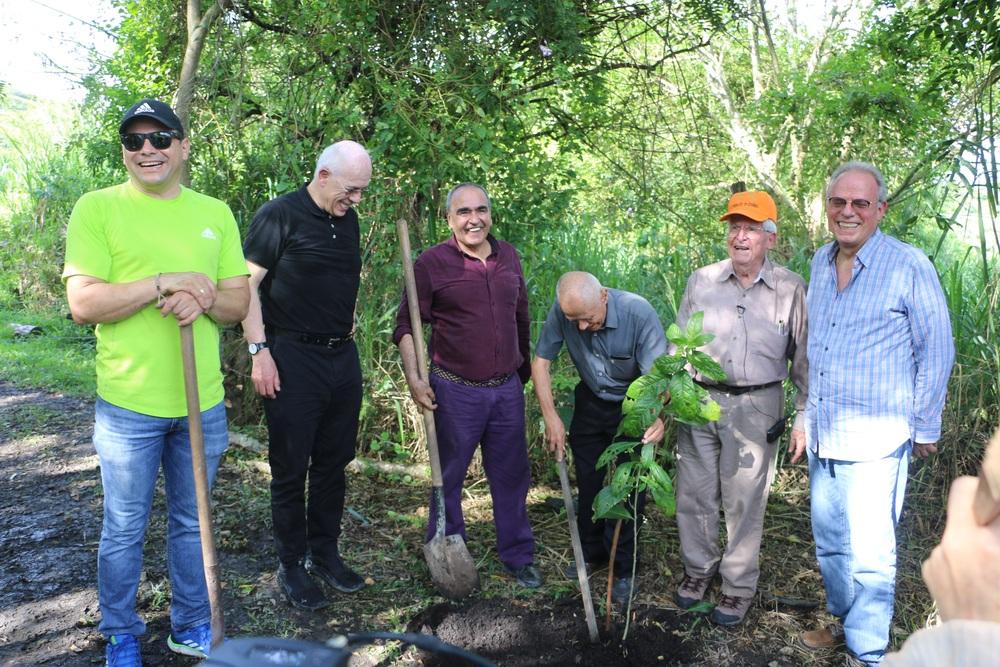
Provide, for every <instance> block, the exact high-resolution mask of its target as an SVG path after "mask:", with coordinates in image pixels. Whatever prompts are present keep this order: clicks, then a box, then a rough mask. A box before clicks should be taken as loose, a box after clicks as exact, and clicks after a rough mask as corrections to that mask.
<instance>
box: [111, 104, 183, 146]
mask: <svg viewBox="0 0 1000 667" xmlns="http://www.w3.org/2000/svg"><path fill="white" fill-rule="evenodd" d="M136 118H152V119H153V120H155V121H156V122H158V123H160V124H162V125H163V126H164V127H166V128H167V129H170V130H177V131H178V132H180V134H181V138H183V137H184V126H183V125H181V119H180V118H178V117H177V114H175V113H174V110H173V109H171V108H170V106H169V105H167V104H164V103H163V102H161V101H159V100H154V99H152V98H148V97H147V98H146V99H144V100H139V101H138V102H136V103H135V104H133V105H132V106H131V107H129V110H128V111H126V112H125V115H124V116H122V122H121V124H120V125H118V134H121V133H123V132H124V131H125V126H126V125H128V124H129V123H131V122H132V121H133V120H135V119H136Z"/></svg>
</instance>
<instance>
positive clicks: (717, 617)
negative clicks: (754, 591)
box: [709, 593, 753, 625]
mask: <svg viewBox="0 0 1000 667" xmlns="http://www.w3.org/2000/svg"><path fill="white" fill-rule="evenodd" d="M751 602H753V596H750V597H740V596H738V595H726V594H724V593H723V595H722V599H721V600H719V604H717V605H715V609H713V610H712V615H711V616H709V618H710V619H711V621H712V622H713V623H715V624H717V625H739V624H740V623H742V622H743V619H744V618H745V617H746V615H747V610H749V609H750V603H751Z"/></svg>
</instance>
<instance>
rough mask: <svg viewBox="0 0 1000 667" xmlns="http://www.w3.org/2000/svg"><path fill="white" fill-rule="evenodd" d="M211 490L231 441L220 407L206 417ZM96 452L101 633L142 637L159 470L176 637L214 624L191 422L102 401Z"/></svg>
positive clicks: (96, 428)
mask: <svg viewBox="0 0 1000 667" xmlns="http://www.w3.org/2000/svg"><path fill="white" fill-rule="evenodd" d="M201 421H202V431H203V432H204V439H205V459H206V465H207V468H208V483H209V486H211V484H212V481H213V480H214V479H215V471H216V470H217V469H218V467H219V461H220V459H221V458H222V454H223V452H225V450H226V445H227V444H228V443H229V435H228V431H227V428H226V409H225V407H224V406H223V404H222V403H219V404H218V405H216V406H215V407H212V408H209V409H208V410H205V411H204V412H202V415H201ZM94 447H95V448H96V449H97V455H98V457H99V458H100V463H101V484H102V485H103V487H104V524H103V526H102V529H101V542H100V546H99V547H98V551H97V592H98V600H99V601H100V605H101V624H100V626H99V628H98V629H99V630H100V631H101V632H102V633H103V634H104V635H105V636H110V635H119V634H131V635H141V634H143V633H144V632H145V631H146V625H145V623H143V622H142V619H140V618H139V615H138V614H137V613H136V611H135V596H136V592H137V591H138V589H139V576H140V574H141V573H142V545H143V540H144V538H145V534H146V524H147V522H148V519H149V510H150V507H151V506H152V503H153V490H154V489H155V488H156V478H157V475H158V473H159V469H160V465H161V464H162V466H163V477H164V480H165V486H166V495H167V567H168V569H169V572H170V588H171V591H172V600H171V605H170V622H171V625H172V626H173V628H174V629H175V630H183V629H186V628H189V627H191V626H194V625H199V624H201V623H208V622H209V620H210V619H211V610H210V609H209V604H208V589H207V587H206V585H205V571H204V566H203V564H202V558H201V536H200V533H199V529H198V504H197V501H196V499H195V491H194V471H193V468H192V465H191V441H190V436H189V432H188V420H187V417H186V416H185V417H176V418H163V417H151V416H149V415H143V414H139V413H138V412H133V411H131V410H126V409H124V408H120V407H117V406H115V405H112V404H110V403H108V402H107V401H104V400H103V399H101V398H100V397H98V399H97V403H96V405H95V409H94Z"/></svg>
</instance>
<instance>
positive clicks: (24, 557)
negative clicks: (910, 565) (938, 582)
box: [0, 381, 843, 667]
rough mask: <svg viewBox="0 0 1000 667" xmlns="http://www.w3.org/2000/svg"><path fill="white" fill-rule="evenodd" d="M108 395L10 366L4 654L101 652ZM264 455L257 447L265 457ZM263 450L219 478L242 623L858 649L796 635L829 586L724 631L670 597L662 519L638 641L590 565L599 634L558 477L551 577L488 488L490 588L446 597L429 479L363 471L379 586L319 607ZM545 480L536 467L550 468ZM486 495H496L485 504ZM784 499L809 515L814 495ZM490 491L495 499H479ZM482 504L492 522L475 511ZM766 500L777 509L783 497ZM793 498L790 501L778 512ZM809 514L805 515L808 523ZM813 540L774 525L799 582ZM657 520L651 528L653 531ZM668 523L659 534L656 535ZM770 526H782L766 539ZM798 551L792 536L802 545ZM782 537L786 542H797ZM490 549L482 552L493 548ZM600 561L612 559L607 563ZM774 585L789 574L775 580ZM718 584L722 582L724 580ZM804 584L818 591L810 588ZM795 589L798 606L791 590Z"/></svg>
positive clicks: (500, 647) (609, 646)
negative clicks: (428, 501) (279, 521)
mask: <svg viewBox="0 0 1000 667" xmlns="http://www.w3.org/2000/svg"><path fill="white" fill-rule="evenodd" d="M92 410H93V405H92V403H91V402H90V401H87V400H80V399H76V398H68V397H64V396H61V395H59V394H51V393H46V392H42V391H36V390H29V389H21V388H17V387H15V386H13V385H11V384H9V383H6V382H2V381H0V470H2V473H0V527H2V528H0V665H57V666H64V667H69V666H76V665H95V664H103V660H104V641H103V638H102V637H101V635H100V633H98V632H97V629H96V628H97V623H98V620H99V610H98V606H97V594H96V589H95V582H96V553H97V544H98V538H99V535H100V521H101V486H100V473H99V469H98V460H97V456H96V454H95V453H94V450H93V446H92V445H91V442H90V439H91V434H92V419H93V414H92ZM255 459H256V460H255ZM262 465H263V467H264V469H265V470H266V463H263V464H262V461H261V457H260V455H259V454H254V455H251V454H248V453H247V452H245V451H241V450H239V448H236V447H232V448H231V449H230V452H229V453H227V456H226V459H225V460H224V462H223V466H222V468H221V470H220V473H219V481H218V483H217V485H216V488H215V490H214V494H213V497H214V501H215V506H214V516H215V524H216V525H215V528H216V534H217V535H218V536H219V537H218V551H219V565H220V570H221V572H222V579H223V586H224V594H223V597H224V604H223V608H224V611H225V616H226V623H227V636H230V637H234V636H247V635H268V636H283V637H295V638H299V639H306V640H312V641H324V640H326V639H328V638H329V637H331V636H332V635H335V634H339V633H347V632H355V631H358V632H360V631H374V630H386V629H396V630H399V631H404V630H405V631H410V632H423V633H426V634H433V635H436V636H437V637H439V638H440V639H441V640H443V641H445V642H448V643H451V644H454V645H457V646H461V647H463V648H465V649H467V650H470V651H473V652H475V653H478V654H479V655H482V656H484V657H486V658H488V659H490V660H492V661H494V662H495V663H496V664H498V665H502V666H505V667H521V666H525V667H527V666H529V665H583V666H588V665H592V666H595V667H596V666H601V667H608V666H614V665H712V666H713V667H715V666H719V665H761V666H773V667H790V666H792V665H834V664H838V665H839V664H841V663H842V661H843V654H840V653H837V652H834V651H829V652H826V653H820V654H818V655H817V654H808V653H806V652H805V651H804V650H803V649H800V648H798V647H797V646H796V645H795V641H794V637H795V636H796V634H797V633H798V632H799V631H800V630H802V629H804V628H809V627H814V626H815V625H816V624H817V623H819V622H821V621H822V617H821V615H820V614H819V613H818V612H816V611H812V609H813V608H814V607H815V606H816V605H817V604H818V600H816V599H812V600H809V599H806V600H805V601H801V600H800V601H799V602H796V601H795V600H789V598H788V597H784V598H781V597H778V598H776V597H775V596H774V595H769V596H768V595H765V594H763V593H762V595H761V596H760V597H761V598H762V599H763V598H765V597H766V598H767V599H768V600H769V601H768V602H764V601H762V600H758V601H757V602H756V603H755V607H754V608H753V609H752V610H751V612H750V615H749V616H748V621H747V623H745V624H743V625H742V626H740V627H738V628H735V629H731V630H730V629H724V628H719V627H716V626H714V625H712V624H711V623H709V622H708V621H707V620H706V619H705V618H704V616H702V615H699V614H692V613H685V612H681V611H680V610H678V609H677V608H676V607H675V606H674V605H673V603H672V602H671V601H670V597H671V592H672V590H673V588H674V587H675V586H676V582H677V579H678V578H679V574H678V573H679V572H680V565H679V562H678V561H677V559H676V547H675V543H673V542H672V540H675V539H676V531H675V530H673V533H672V535H671V533H670V531H671V528H669V527H668V526H667V521H666V520H665V519H664V518H663V517H657V516H654V517H651V519H650V526H649V528H648V532H647V533H644V534H645V535H647V537H645V538H644V539H648V540H650V543H649V546H648V547H644V549H646V552H644V553H649V557H648V559H649V561H650V562H655V564H654V565H651V566H648V567H646V568H645V569H644V570H643V571H642V572H641V576H640V577H639V578H638V579H637V581H638V583H639V586H640V591H641V592H640V594H639V595H638V597H637V599H636V601H635V605H634V607H633V608H632V610H631V614H630V619H631V621H630V623H629V624H628V635H627V638H626V639H625V640H624V641H622V640H621V637H622V634H623V632H624V631H625V617H624V613H623V610H616V613H615V614H614V619H615V620H614V627H613V628H612V630H611V632H607V631H606V630H605V629H604V627H603V626H604V619H603V604H602V603H601V600H602V599H603V586H602V584H603V577H601V576H595V577H594V578H593V579H592V588H593V590H594V597H595V604H596V605H597V607H598V616H599V624H600V625H601V627H602V641H601V642H600V643H598V644H593V645H592V644H590V643H589V642H588V635H587V628H586V624H585V621H584V616H583V606H582V604H581V603H580V597H579V590H578V588H577V587H576V586H575V585H572V584H570V583H569V582H567V581H566V580H564V579H562V577H561V575H560V574H559V572H560V571H561V569H562V567H564V566H565V565H566V564H567V563H568V562H569V560H568V558H571V556H569V554H571V551H570V550H569V545H568V537H567V536H566V535H567V534H568V531H567V530H566V526H565V514H559V513H556V512H555V511H553V508H552V503H551V502H546V500H547V499H549V500H550V499H551V497H553V496H556V495H557V494H558V483H556V484H555V485H551V486H548V487H545V488H541V489H539V488H538V487H536V488H535V489H533V491H532V495H531V496H530V497H529V502H530V503H531V517H532V523H533V525H534V526H535V529H536V535H537V537H538V541H539V554H540V558H539V562H540V564H541V565H542V569H543V572H544V573H545V575H546V585H545V586H544V587H543V588H542V589H540V591H534V592H528V591H524V590H519V589H517V588H516V587H515V586H514V585H513V584H511V583H510V581H509V578H507V577H505V576H504V575H503V573H502V571H501V570H500V568H499V565H498V564H497V563H496V558H495V554H494V553H493V552H492V551H487V549H488V548H491V545H492V540H493V538H492V534H491V532H490V531H491V530H492V528H491V526H490V522H489V514H488V494H485V488H484V487H485V485H483V484H479V485H478V486H477V485H473V489H472V491H474V492H475V493H476V494H478V495H477V496H472V498H473V500H472V501H468V504H469V509H468V510H467V511H468V519H469V523H470V548H471V549H472V550H473V554H474V557H476V559H477V565H478V566H479V569H480V572H481V573H482V575H483V590H482V591H481V592H480V593H478V594H476V595H475V596H474V597H473V598H471V599H469V600H467V601H466V602H465V603H463V604H456V603H447V602H442V598H440V597H439V596H437V595H436V594H435V592H434V590H433V589H432V588H431V587H430V582H429V580H428V575H427V571H426V567H425V566H424V564H423V560H422V557H421V549H420V536H421V535H422V532H423V526H422V523H423V522H422V521H419V520H413V519H411V518H406V516H404V514H402V508H403V507H411V508H416V509H414V510H413V511H414V512H416V513H417V515H418V516H423V518H424V520H425V519H426V513H425V512H424V513H423V514H422V515H420V512H423V511H424V510H423V508H424V506H425V498H426V487H424V486H423V485H422V482H420V481H419V480H418V481H417V483H415V484H409V485H406V484H403V483H402V482H398V481H397V480H387V479H385V478H380V477H378V476H374V475H366V474H352V475H351V477H350V481H349V489H350V490H349V497H348V502H349V504H351V506H352V508H351V510H350V511H349V516H345V527H344V533H345V534H344V537H342V543H345V544H350V545H352V546H350V547H349V548H348V550H347V551H346V554H345V556H346V557H347V558H348V559H349V561H352V562H354V563H365V564H366V572H365V573H366V575H368V583H369V586H368V587H366V588H365V589H364V590H363V591H362V592H361V593H358V594H355V596H353V597H350V598H348V597H347V596H343V595H339V594H333V595H332V596H331V598H332V602H333V604H332V605H331V607H329V608H327V609H325V610H323V611H321V612H317V613H308V612H301V611H297V610H294V609H292V608H291V607H289V606H288V605H287V604H286V603H285V602H284V600H283V598H282V596H281V595H280V594H279V592H278V590H277V587H276V584H275V575H274V566H275V565H274V554H273V549H272V546H271V542H270V539H269V533H270V529H269V525H268V522H269V513H268V509H267V507H268V506H267V484H266V478H264V477H263V473H262V472H261V467H262ZM537 482H538V480H537V479H536V483H537ZM480 496H485V499H486V500H484V501H482V502H481V503H480V501H479V500H476V498H479V497H480ZM162 502H163V501H162V493H160V494H158V498H157V501H156V505H155V506H154V510H153V517H152V519H151V521H150V526H149V530H148V533H147V539H146V552H145V573H144V580H143V583H142V585H141V586H140V591H139V601H138V607H139V611H140V614H141V615H142V616H143V618H144V619H145V620H146V622H147V624H148V631H147V634H146V635H145V636H144V637H143V638H142V640H141V642H142V643H141V646H142V657H143V661H144V664H146V665H191V664H195V661H194V660H192V659H190V658H184V657H181V656H177V655H174V654H173V653H170V652H169V651H168V650H167V649H166V644H165V639H166V636H167V634H168V632H169V618H168V610H169V583H168V581H169V580H168V578H167V575H166V568H165V564H164V562H163V561H164V559H163V555H162V548H163V544H164V541H163V530H164V526H163V510H162ZM786 504H788V507H787V508H786V510H785V511H787V512H790V513H792V515H791V516H792V522H793V523H795V522H796V519H795V518H794V517H799V516H802V509H801V507H800V506H799V503H798V502H797V501H796V502H793V503H786ZM480 505H482V506H483V507H485V510H482V509H477V508H478V507H479V506H480ZM482 511H485V512H486V514H485V517H486V518H485V519H482V520H475V519H476V517H477V516H479V515H478V514H477V512H482ZM769 511H772V510H770V509H769ZM774 511H775V512H779V511H780V508H778V509H776V510H774ZM800 523H806V524H807V522H800ZM798 529H799V530H804V531H806V532H804V533H803V537H802V538H801V539H800V538H798V537H794V536H793V537H786V538H785V539H782V540H772V541H773V543H774V544H775V545H776V546H775V547H774V549H775V551H774V552H773V553H772V554H771V555H769V556H765V557H767V558H775V559H778V558H782V559H788V560H789V562H794V564H795V567H794V568H793V569H789V570H787V571H783V570H782V569H781V568H775V569H777V570H778V571H777V573H776V574H777V576H778V578H779V580H780V582H781V583H780V586H782V587H783V590H785V592H789V593H792V594H797V595H799V596H803V592H809V591H811V592H812V594H813V596H815V594H816V592H815V589H816V584H817V575H816V574H815V572H814V571H813V570H812V569H811V568H810V567H809V564H808V563H798V562H796V561H797V560H798V559H800V558H802V559H805V557H804V555H803V554H808V551H809V548H810V547H809V545H808V544H804V543H803V540H807V539H808V537H807V536H808V532H807V531H808V526H807V525H805V526H804V527H803V526H798ZM645 530H647V529H644V531H645ZM657 534H660V535H661V536H662V537H660V538H658V539H652V538H651V537H650V536H655V535H657ZM768 539H770V538H768ZM789 549H791V551H788V550H789ZM782 550H785V551H782ZM484 552H485V553H484ZM598 572H600V571H598ZM765 584H766V585H767V586H768V587H769V588H770V590H777V587H778V586H779V584H777V583H774V582H767V581H765V580H764V579H762V590H763V589H764V585H765ZM716 592H717V591H716ZM804 597H807V598H808V595H805V596H804ZM781 600H785V601H786V602H789V601H790V603H791V604H788V605H786V604H782V603H781ZM449 664H460V663H459V662H457V661H454V660H452V661H450V662H449V661H447V660H442V659H440V658H437V657H435V656H432V655H426V654H423V653H421V652H419V651H417V650H416V649H413V648H409V649H407V648H404V647H400V646H398V645H395V644H389V645H383V646H376V647H372V648H368V649H364V650H361V651H359V652H358V654H357V655H356V656H355V657H354V658H352V660H351V665H366V666H373V665H449Z"/></svg>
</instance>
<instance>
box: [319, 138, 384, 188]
mask: <svg viewBox="0 0 1000 667" xmlns="http://www.w3.org/2000/svg"><path fill="white" fill-rule="evenodd" d="M323 169H325V170H327V171H329V172H330V173H331V174H334V175H337V176H340V175H343V174H344V173H346V172H352V173H354V174H356V175H359V176H360V175H364V173H365V172H367V174H368V178H369V179H370V178H371V173H372V159H371V157H369V155H368V151H366V150H365V147H364V146H362V145H361V144H359V143H358V142H356V141H348V140H345V141H338V142H337V143H335V144H330V145H329V146H327V147H326V148H325V149H323V152H322V153H320V154H319V158H318V159H317V160H316V170H315V171H314V172H313V178H317V177H319V172H320V171H322V170H323Z"/></svg>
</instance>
